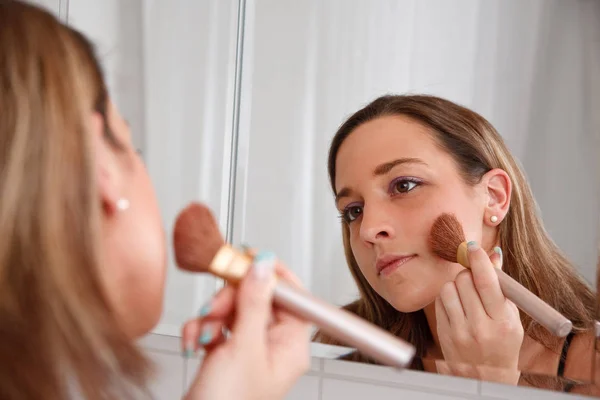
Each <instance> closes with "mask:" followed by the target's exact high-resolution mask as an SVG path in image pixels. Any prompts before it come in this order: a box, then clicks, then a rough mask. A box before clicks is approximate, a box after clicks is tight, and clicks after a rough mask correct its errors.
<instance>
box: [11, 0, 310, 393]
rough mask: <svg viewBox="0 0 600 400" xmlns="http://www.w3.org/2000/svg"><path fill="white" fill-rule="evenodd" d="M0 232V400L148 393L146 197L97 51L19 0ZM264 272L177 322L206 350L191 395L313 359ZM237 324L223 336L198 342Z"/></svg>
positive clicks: (272, 387)
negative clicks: (141, 340) (140, 344)
mask: <svg viewBox="0 0 600 400" xmlns="http://www.w3.org/2000/svg"><path fill="white" fill-rule="evenodd" d="M0 237H1V238H2V239H1V240H0V398H1V399H7V400H8V399H67V398H71V397H73V398H81V396H72V395H74V394H77V393H79V394H82V395H84V396H85V398H88V399H126V398H132V397H135V398H139V397H138V396H135V395H137V394H140V392H142V393H144V392H146V391H147V390H146V388H145V386H146V383H147V382H148V381H149V378H150V374H149V372H150V371H149V369H150V368H149V367H150V366H149V363H148V360H147V359H146V357H145V356H144V355H143V354H142V353H141V352H140V350H139V349H138V348H137V347H136V346H135V340H136V338H138V337H140V336H142V335H144V334H146V333H147V332H148V331H149V330H150V329H151V328H152V327H153V326H154V325H155V324H156V323H157V322H158V318H159V317H160V313H161V309H162V302H163V292H164V283H165V271H166V246H165V240H164V239H165V238H164V232H163V228H162V224H161V218H160V214H159V211H158V207H157V204H156V198H155V195H154V190H153V188H152V185H151V182H150V179H149V177H148V174H147V172H146V169H145V167H144V165H143V163H142V160H141V159H140V158H139V157H138V155H137V154H136V152H135V150H134V148H133V145H132V143H131V136H130V132H129V128H128V127H127V124H126V123H125V122H124V121H123V119H122V118H121V117H120V115H119V113H118V112H117V110H116V108H115V107H113V105H112V103H111V101H110V99H109V97H108V94H107V90H106V87H105V83H104V80H103V78H102V73H101V71H100V67H99V65H98V62H97V60H96V58H95V56H94V54H93V49H92V47H91V45H90V44H89V43H88V41H87V40H86V39H85V38H84V37H83V36H81V35H80V34H79V33H77V32H75V31H74V30H72V29H70V28H68V27H66V26H64V25H62V24H60V23H59V22H58V21H57V20H56V18H54V17H53V16H52V15H50V14H48V13H46V12H44V11H42V10H40V9H38V8H36V7H33V6H31V5H27V4H26V3H23V2H19V1H14V0H9V1H6V0H0ZM260 265H262V266H263V268H260V267H255V268H254V269H253V273H252V274H250V275H249V277H248V278H246V279H245V280H244V282H243V283H242V284H241V286H240V289H239V290H235V289H233V288H232V287H228V288H227V289H224V290H223V291H221V292H220V294H219V295H218V296H217V297H216V298H215V299H214V301H213V302H212V303H211V306H212V308H211V309H210V310H208V312H207V315H205V316H204V317H203V318H201V319H196V320H194V321H191V322H190V323H188V324H187V325H186V327H185V332H184V333H185V335H184V338H185V339H187V340H192V346H193V347H194V348H196V347H197V346H198V344H197V343H198V342H197V340H198V339H201V341H200V342H201V343H200V344H201V345H203V346H205V347H206V350H207V352H206V355H205V358H204V362H203V363H202V366H201V368H200V370H199V372H198V374H197V376H196V379H195V381H194V382H195V383H194V385H193V386H192V389H191V391H190V393H188V397H187V398H188V399H190V400H192V399H256V398H265V399H277V398H281V397H283V394H284V393H285V391H286V390H287V389H288V388H289V387H290V386H291V385H292V384H293V382H294V381H295V379H296V378H298V377H299V376H300V375H301V374H302V372H303V371H304V370H305V369H306V368H307V367H308V362H309V351H308V340H306V339H307V338H308V330H309V326H308V325H307V324H306V323H304V322H303V321H300V320H296V319H295V318H293V317H292V316H289V315H286V314H285V313H283V312H281V311H279V312H276V313H272V310H271V308H272V307H271V299H272V293H273V286H274V285H273V283H274V273H273V268H274V265H273V263H270V264H269V263H262V264H260ZM279 274H280V275H282V276H283V277H284V279H289V278H290V276H289V273H287V272H285V271H283V270H282V271H279ZM232 322H233V326H232V334H231V336H230V337H229V338H230V339H231V340H224V338H223V337H219V336H217V335H215V336H214V338H213V337H211V336H210V335H208V336H207V333H210V332H211V331H210V329H212V327H217V326H219V327H220V326H223V325H227V326H229V325H230V324H231V323H232ZM284 336H285V338H284ZM187 340H186V342H185V343H187ZM130 395H131V396H130Z"/></svg>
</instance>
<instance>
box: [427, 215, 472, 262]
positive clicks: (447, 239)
mask: <svg viewBox="0 0 600 400" xmlns="http://www.w3.org/2000/svg"><path fill="white" fill-rule="evenodd" d="M464 241H465V234H464V232H463V229H462V226H461V224H460V222H459V221H458V219H457V218H456V217H455V216H454V214H447V213H445V214H442V215H440V216H439V217H438V218H437V219H436V220H435V222H434V223H433V226H432V227H431V233H430V235H429V247H430V248H431V250H432V251H433V252H434V253H435V255H437V256H438V257H441V258H443V259H444V260H447V261H450V262H457V261H456V251H457V249H458V246H459V245H460V244H461V243H462V242H464Z"/></svg>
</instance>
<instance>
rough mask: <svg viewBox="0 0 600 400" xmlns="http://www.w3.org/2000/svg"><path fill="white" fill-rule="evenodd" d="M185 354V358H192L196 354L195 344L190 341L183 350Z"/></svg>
mask: <svg viewBox="0 0 600 400" xmlns="http://www.w3.org/2000/svg"><path fill="white" fill-rule="evenodd" d="M183 356H184V357H185V358H192V357H193V356H194V345H193V344H191V343H188V344H186V345H185V350H184V351H183Z"/></svg>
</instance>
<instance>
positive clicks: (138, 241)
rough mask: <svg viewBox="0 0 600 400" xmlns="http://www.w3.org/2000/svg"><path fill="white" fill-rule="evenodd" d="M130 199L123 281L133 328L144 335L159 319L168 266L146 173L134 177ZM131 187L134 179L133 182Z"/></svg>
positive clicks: (163, 239) (156, 209) (153, 195)
mask: <svg viewBox="0 0 600 400" xmlns="http://www.w3.org/2000/svg"><path fill="white" fill-rule="evenodd" d="M134 181H135V186H134V187H132V188H131V193H132V200H131V206H130V209H129V210H127V211H126V213H128V215H127V219H128V220H127V225H128V226H127V228H126V229H125V230H126V231H127V233H128V235H127V236H128V237H124V238H123V240H124V241H125V242H126V244H124V245H126V246H127V248H126V249H125V250H126V251H127V252H128V253H129V254H130V256H129V257H127V256H125V257H126V258H128V262H126V263H125V264H124V265H125V266H126V267H127V272H126V273H125V274H124V276H123V283H125V284H126V285H127V286H126V287H125V290H129V293H128V294H127V299H126V303H127V308H128V310H129V312H130V314H134V313H135V314H136V319H137V326H136V327H135V329H134V331H135V332H136V333H137V334H144V333H146V332H147V331H148V330H149V329H151V328H152V327H153V326H154V325H155V324H156V323H157V322H158V319H159V318H160V314H161V312H162V303H163V295H164V285H165V275H166V266H167V256H166V255H167V251H166V237H165V231H164V228H163V226H162V220H161V215H160V211H159V208H158V202H157V199H156V196H155V193H154V189H153V187H152V184H151V182H150V179H149V177H148V175H147V174H145V173H141V174H139V176H137V177H136V179H135V180H134ZM132 186H133V182H132Z"/></svg>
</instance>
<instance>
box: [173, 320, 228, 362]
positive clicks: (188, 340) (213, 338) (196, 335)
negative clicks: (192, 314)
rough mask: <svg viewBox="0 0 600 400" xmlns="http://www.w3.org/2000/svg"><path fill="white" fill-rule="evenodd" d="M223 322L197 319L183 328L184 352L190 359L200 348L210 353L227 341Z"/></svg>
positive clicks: (182, 341)
mask: <svg viewBox="0 0 600 400" xmlns="http://www.w3.org/2000/svg"><path fill="white" fill-rule="evenodd" d="M224 326H225V325H224V321H223V320H218V319H216V320H206V319H201V318H196V319H193V320H191V321H188V322H187V323H186V324H185V325H184V326H183V331H182V335H181V336H182V337H181V339H182V340H181V343H182V347H183V349H182V351H183V353H184V354H185V356H186V357H190V356H191V355H192V354H193V353H195V352H196V351H197V350H198V349H199V348H205V349H206V351H210V350H211V349H212V348H214V347H215V346H218V345H219V344H221V343H222V342H223V341H224V340H225V336H224V335H223V327H224Z"/></svg>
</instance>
